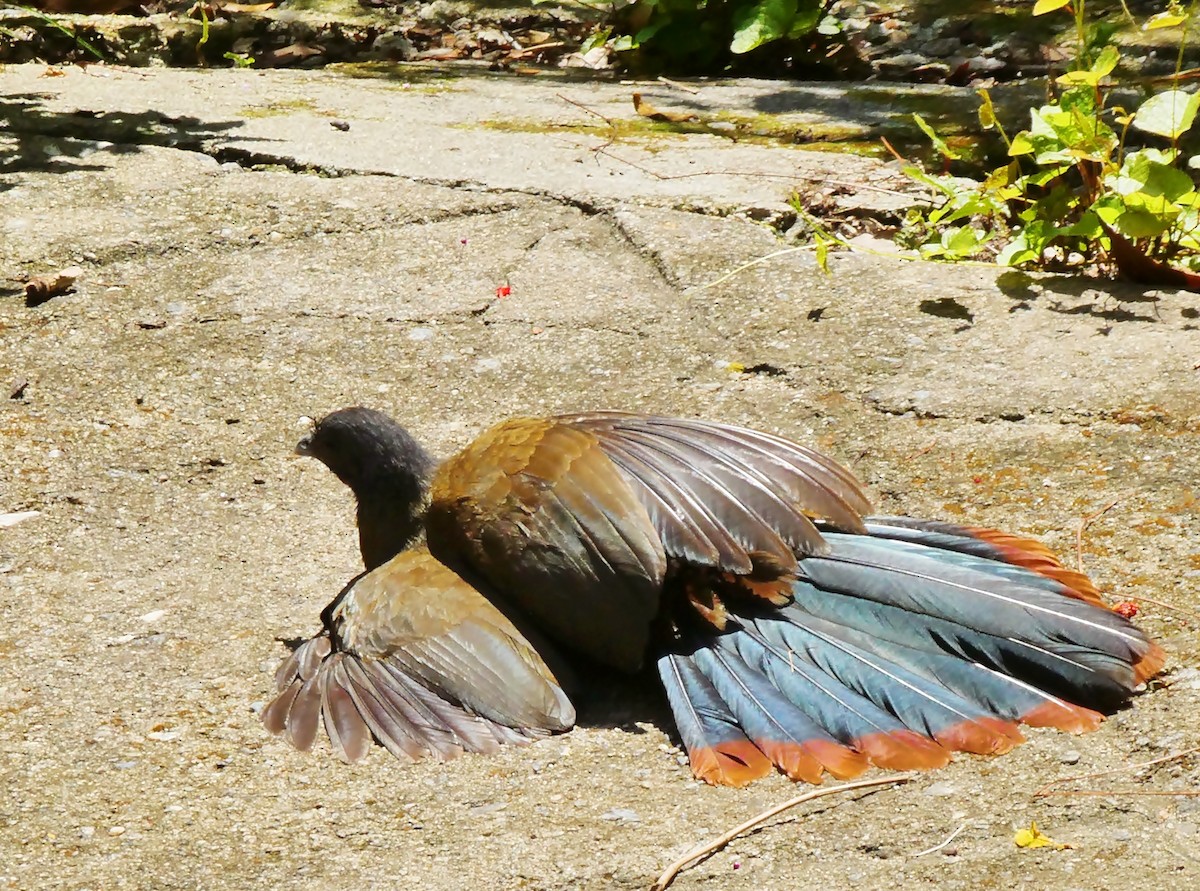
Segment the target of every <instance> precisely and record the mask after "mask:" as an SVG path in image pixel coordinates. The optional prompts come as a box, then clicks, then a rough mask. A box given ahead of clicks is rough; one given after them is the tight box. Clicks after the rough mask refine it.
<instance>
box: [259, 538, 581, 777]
mask: <svg viewBox="0 0 1200 891" xmlns="http://www.w3.org/2000/svg"><path fill="white" fill-rule="evenodd" d="M328 618H329V623H330V624H331V625H332V628H331V629H327V630H326V631H324V632H322V633H321V634H319V635H317V636H316V637H314V638H312V639H311V640H309V641H307V642H305V643H304V644H302V645H301V646H300V647H299V648H298V649H297V650H296V652H295V653H293V654H292V655H291V656H290V657H289V658H288V659H287V660H285V661H284V663H283V664H282V665H281V666H280V668H279V671H278V672H277V674H276V686H277V689H278V691H279V692H278V695H277V696H276V698H275V699H274V700H273V701H272V702H271V703H270V704H269V705H268V706H267V707H266V708H265V709H264V710H263V722H264V723H265V724H266V726H267V728H268V729H269V730H271V731H272V732H274V733H277V734H284V735H286V736H287V738H288V739H289V740H290V741H291V742H292V744H293V745H295V746H296V747H297V748H299V749H301V750H307V749H308V748H309V747H310V746H311V745H312V743H313V741H314V739H315V737H316V735H317V732H318V729H319V725H320V724H322V723H323V724H324V726H325V729H326V732H327V733H328V735H329V738H330V741H331V742H332V744H333V747H334V750H335V751H336V752H337V753H338V754H339V755H340V756H341V757H342V758H344V759H345V760H348V761H354V760H357V759H358V758H360V757H362V756H363V755H365V754H366V752H367V751H368V750H369V749H370V743H371V737H372V736H374V737H375V738H376V739H378V740H379V741H380V742H381V743H382V744H383V745H384V746H386V747H387V748H388V749H389V751H391V752H392V753H393V754H395V755H397V756H399V757H408V758H412V759H419V758H423V757H427V756H431V757H434V758H438V759H446V758H452V757H454V756H455V755H457V754H459V753H460V752H462V751H473V752H490V751H494V750H495V749H496V748H497V746H499V745H500V744H501V743H504V742H519V741H521V740H525V739H530V738H537V737H539V736H545V735H546V734H548V733H550V732H553V731H559V730H566V729H568V728H570V727H571V725H572V724H573V723H574V720H575V712H574V708H573V707H572V706H571V703H570V701H569V700H568V699H567V697H566V695H565V694H564V693H563V691H562V689H561V687H560V686H559V683H558V681H557V680H556V678H555V677H554V674H553V673H552V672H551V671H550V669H549V668H548V667H547V665H546V663H545V661H544V660H543V659H542V657H541V656H540V655H539V654H538V652H537V651H536V650H535V649H534V648H533V647H532V646H531V645H530V644H529V642H528V641H527V640H526V639H525V637H524V636H523V635H522V634H521V633H520V632H519V631H518V630H517V629H516V628H515V627H514V626H513V624H512V623H511V622H510V621H509V620H508V618H507V617H505V615H504V614H503V613H501V612H500V611H499V610H498V609H497V608H496V607H495V606H493V605H492V604H491V602H490V601H489V600H488V599H487V598H485V597H484V596H483V595H482V594H480V593H479V591H478V590H477V589H476V588H474V587H473V586H472V585H471V584H469V583H468V582H467V581H465V580H464V579H462V578H461V577H460V576H458V575H457V574H455V573H454V572H453V571H451V570H450V569H448V568H447V567H445V566H443V565H442V564H441V563H439V562H438V561H437V560H435V559H434V558H433V557H432V556H431V555H430V554H429V553H428V552H427V551H423V550H415V551H405V552H403V553H401V554H400V555H398V556H397V557H395V558H393V559H392V560H391V561H389V562H388V563H385V564H384V565H383V566H380V567H379V568H377V569H375V570H373V571H371V572H368V573H366V574H365V575H363V576H361V577H360V578H358V579H357V580H355V581H354V582H353V583H351V584H350V585H349V586H348V587H347V588H346V590H345V591H343V592H342V594H341V595H340V596H339V597H338V599H337V600H336V601H335V602H334V604H333V605H332V608H331V609H330V610H329V616H328Z"/></svg>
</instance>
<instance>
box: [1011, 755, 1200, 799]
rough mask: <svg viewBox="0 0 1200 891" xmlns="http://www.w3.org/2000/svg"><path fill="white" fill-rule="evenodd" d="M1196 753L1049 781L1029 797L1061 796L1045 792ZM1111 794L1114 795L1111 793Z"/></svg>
mask: <svg viewBox="0 0 1200 891" xmlns="http://www.w3.org/2000/svg"><path fill="white" fill-rule="evenodd" d="M1197 752H1200V746H1196V748H1194V749H1184V750H1183V751H1182V752H1176V753H1175V754H1174V755H1164V756H1163V757H1161V758H1155V759H1154V760H1153V761H1143V762H1142V763H1140V764H1126V765H1124V766H1123V767H1114V768H1113V769H1112V770H1101V771H1097V772H1096V773H1085V774H1080V775H1079V776H1075V777H1063V778H1062V779H1058V780H1051V781H1050V782H1049V783H1047V784H1046V785H1044V786H1042V787H1041V788H1040V789H1038V790H1037V791H1035V792H1034V793H1033V794H1032V795H1031V796H1030V797H1031V798H1045V797H1046V796H1047V795H1058V794H1061V793H1058V792H1048V791H1046V790H1048V789H1049V788H1050V787H1051V786H1057V785H1059V784H1060V783H1077V782H1079V781H1080V780H1093V779H1095V778H1096V777H1106V776H1109V775H1110V774H1114V773H1126V772H1128V771H1131V770H1141V769H1142V768H1143V767H1153V766H1154V765H1156V764H1165V763H1166V762H1168V761H1178V760H1179V759H1180V758H1186V757H1187V756H1188V755H1194V754H1196V753H1197ZM1086 794H1089V795H1090V794H1092V793H1091V792H1088V793H1086ZM1099 794H1104V793H1099ZM1113 794H1116V793H1113Z"/></svg>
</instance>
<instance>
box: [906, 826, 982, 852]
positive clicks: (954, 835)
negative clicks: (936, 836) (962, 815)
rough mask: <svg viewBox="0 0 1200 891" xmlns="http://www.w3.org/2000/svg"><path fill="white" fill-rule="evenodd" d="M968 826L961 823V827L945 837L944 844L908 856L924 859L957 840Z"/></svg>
mask: <svg viewBox="0 0 1200 891" xmlns="http://www.w3.org/2000/svg"><path fill="white" fill-rule="evenodd" d="M969 825H970V824H969V823H963V824H962V825H961V826H959V827H958V828H957V829H955V830H954V831H953V832H951V833H950V835H949V836H947V838H946V840H945V841H944V842H942V843H941V844H940V845H934V846H933V847H932V848H926V849H925V850H924V851H918V852H917V853H916V854H911V855H909V856H912V857H924V856H925V855H926V854H932V853H933V852H934V851H940V850H941V849H942V848H944V847H946V845H948V844H950V842H952V841H954V840H955V839H956V838H958V837H959V835H961V834H962V831H963V830H964V829H966V828H967V827H968V826H969Z"/></svg>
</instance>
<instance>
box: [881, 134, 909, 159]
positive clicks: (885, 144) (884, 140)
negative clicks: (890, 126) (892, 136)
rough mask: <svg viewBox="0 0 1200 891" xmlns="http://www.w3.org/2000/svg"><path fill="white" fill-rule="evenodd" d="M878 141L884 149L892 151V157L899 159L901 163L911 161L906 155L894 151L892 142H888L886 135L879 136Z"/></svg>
mask: <svg viewBox="0 0 1200 891" xmlns="http://www.w3.org/2000/svg"><path fill="white" fill-rule="evenodd" d="M879 141H880V142H882V143H883V147H884V148H885V149H887V150H888V151H889V152H891V153H892V157H893V158H895V159H896V160H897V161H899V162H900V163H901V164H909V163H911V162H910V161H909V160H908V159H907V158H906V157H904V155H902V154H900V153H899V152H898V151H896V149H895V148H893V147H892V144H891V143H890V142H888V140H887V137H886V136H880V137H879Z"/></svg>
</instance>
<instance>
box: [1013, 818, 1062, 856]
mask: <svg viewBox="0 0 1200 891" xmlns="http://www.w3.org/2000/svg"><path fill="white" fill-rule="evenodd" d="M1013 844H1015V845H1016V846H1017V847H1018V848H1053V849H1054V850H1056V851H1062V850H1064V849H1065V848H1069V847H1071V846H1070V845H1068V844H1066V843H1064V842H1056V841H1055V840H1054V839H1052V838H1050V836H1048V835H1045V834H1044V833H1043V832H1042V830H1040V829H1038V826H1037V823H1033V822H1031V823H1030V824H1029V828H1028V829H1018V830H1017V832H1016V834H1015V835H1014V836H1013Z"/></svg>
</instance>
